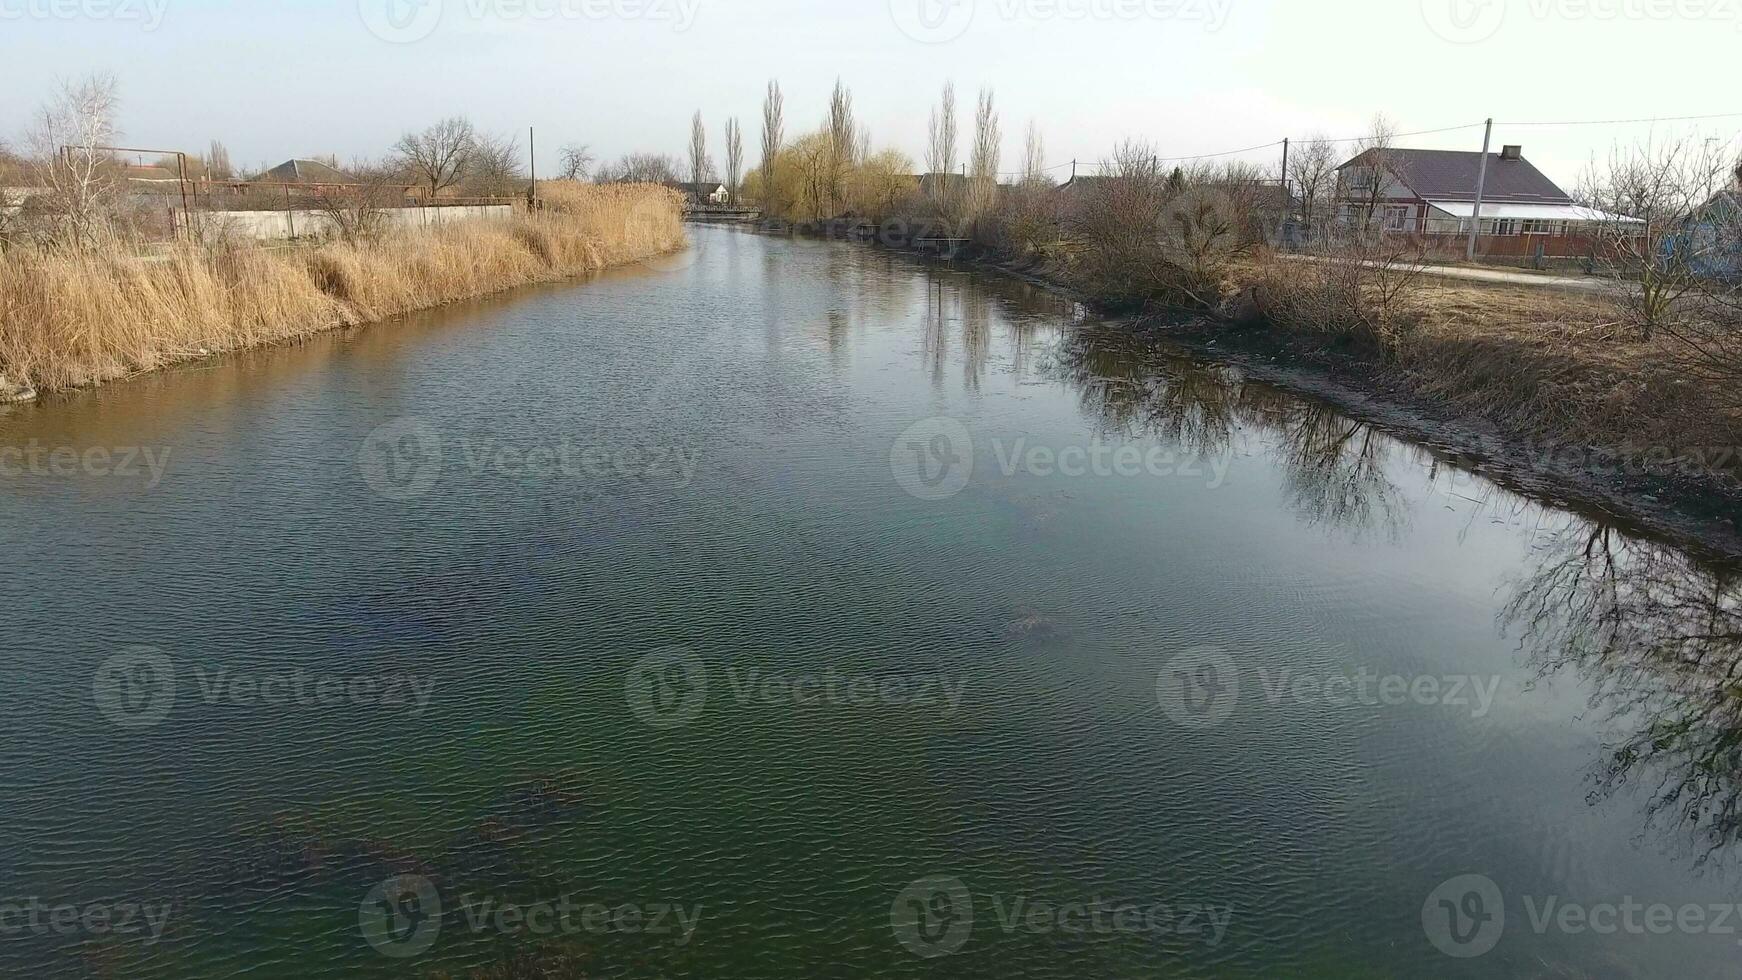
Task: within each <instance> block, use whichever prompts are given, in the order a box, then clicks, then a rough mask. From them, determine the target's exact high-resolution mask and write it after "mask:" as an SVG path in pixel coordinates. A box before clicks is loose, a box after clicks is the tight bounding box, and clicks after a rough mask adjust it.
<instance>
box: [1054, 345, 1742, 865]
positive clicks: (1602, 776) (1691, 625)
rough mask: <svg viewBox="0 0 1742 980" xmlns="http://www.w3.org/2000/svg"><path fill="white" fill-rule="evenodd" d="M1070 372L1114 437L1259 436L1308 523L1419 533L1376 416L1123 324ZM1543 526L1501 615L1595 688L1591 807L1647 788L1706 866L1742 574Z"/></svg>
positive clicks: (1531, 655)
mask: <svg viewBox="0 0 1742 980" xmlns="http://www.w3.org/2000/svg"><path fill="white" fill-rule="evenodd" d="M1059 367H1060V369H1061V370H1062V371H1063V372H1064V373H1065V375H1066V376H1067V377H1068V378H1069V379H1070V380H1071V381H1072V382H1073V383H1074V384H1075V385H1076V387H1077V389H1078V390H1079V391H1080V392H1081V399H1082V402H1083V405H1084V408H1085V409H1086V410H1087V411H1089V412H1090V413H1091V414H1092V415H1093V416H1094V417H1096V418H1099V419H1101V420H1102V422H1103V424H1104V425H1105V426H1106V427H1107V428H1108V429H1109V430H1111V431H1113V432H1116V433H1119V434H1121V435H1124V436H1126V437H1130V438H1139V437H1154V438H1160V439H1163V440H1170V441H1175V442H1177V443H1179V444H1180V445H1181V447H1182V448H1184V449H1185V450H1186V451H1188V452H1199V453H1217V452H1227V451H1230V448H1231V447H1233V446H1236V445H1237V444H1238V440H1239V439H1240V437H1241V435H1242V433H1243V432H1250V433H1252V434H1254V435H1257V436H1260V437H1263V438H1269V439H1274V440H1275V444H1276V446H1277V447H1278V449H1279V451H1280V458H1281V460H1282V463H1283V465H1284V467H1285V468H1286V471H1287V476H1286V480H1287V486H1288V493H1289V501H1290V503H1291V505H1292V506H1293V508H1294V509H1295V510H1296V511H1297V512H1298V513H1299V515H1300V516H1301V517H1302V518H1303V519H1304V520H1307V521H1309V522H1311V523H1314V524H1323V525H1326V526H1335V527H1339V528H1344V529H1347V530H1349V531H1351V532H1352V533H1355V534H1359V533H1361V532H1363V531H1365V530H1373V529H1379V530H1383V531H1385V532H1387V533H1389V534H1391V535H1393V536H1395V535H1398V534H1400V533H1401V531H1402V529H1403V527H1404V522H1405V519H1406V515H1407V502H1406V500H1405V498H1404V496H1403V493H1402V491H1401V489H1400V488H1399V487H1398V486H1397V485H1396V484H1395V483H1393V482H1392V481H1391V480H1390V479H1389V477H1388V476H1387V474H1386V462H1387V458H1388V456H1389V454H1390V453H1391V452H1392V451H1393V450H1394V449H1397V448H1399V447H1400V446H1401V444H1400V443H1397V442H1395V441H1394V440H1390V439H1388V438H1385V437H1384V436H1383V435H1382V434H1381V433H1378V432H1376V431H1375V430H1374V429H1373V427H1372V426H1370V425H1367V424H1365V423H1362V422H1358V421H1354V420H1351V419H1349V418H1347V417H1345V416H1343V415H1342V414H1340V413H1338V412H1337V411H1335V410H1333V409H1331V408H1328V407H1325V406H1323V405H1319V404H1315V403H1312V402H1309V401H1307V400H1306V399H1301V398H1297V397H1295V396H1292V395H1289V394H1287V393H1284V392H1281V391H1278V390H1277V389H1274V388H1270V387H1268V386H1265V385H1260V384H1248V383H1245V382H1244V380H1243V379H1242V377H1241V375H1240V373H1239V372H1238V371H1234V370H1231V369H1227V368H1216V367H1204V366H1201V365H1196V364H1193V363H1191V362H1190V361H1187V360H1185V359H1183V358H1179V357H1169V356H1166V355H1161V354H1157V353H1155V352H1154V351H1153V350H1150V349H1146V345H1144V344H1143V343H1141V342H1139V341H1137V340H1135V339H1133V338H1131V337H1129V336H1128V335H1125V334H1122V333H1118V332H1114V331H1109V330H1101V331H1097V330H1085V331H1081V332H1079V333H1078V334H1077V335H1076V336H1075V338H1074V339H1072V340H1071V341H1069V342H1067V343H1066V344H1065V345H1064V347H1063V349H1062V350H1061V352H1060V358H1059ZM1422 456H1423V457H1424V461H1425V460H1426V459H1431V457H1428V456H1427V454H1426V453H1425V452H1424V453H1422ZM1433 465H1436V466H1437V464H1433ZM1497 495H1498V496H1499V497H1501V498H1505V497H1507V496H1508V495H1507V494H1504V493H1498V492H1497ZM1488 503H1491V504H1495V505H1498V501H1488ZM1529 533H1531V534H1532V535H1533V537H1534V538H1535V540H1536V541H1537V542H1538V547H1537V549H1536V550H1535V552H1534V555H1535V557H1534V558H1533V560H1532V565H1531V566H1530V568H1529V569H1528V570H1527V572H1526V574H1525V575H1524V576H1523V577H1522V578H1521V579H1520V580H1518V581H1517V582H1516V583H1515V584H1514V586H1513V587H1512V588H1511V589H1510V592H1509V600H1508V602H1507V604H1506V606H1505V608H1504V610H1503V612H1502V614H1501V617H1500V624H1499V625H1500V627H1501V628H1502V629H1503V630H1504V631H1506V632H1508V633H1510V634H1511V635H1514V636H1516V637H1517V638H1518V640H1519V643H1520V649H1521V652H1522V653H1523V655H1524V657H1525V659H1526V665H1527V666H1528V667H1530V668H1531V669H1533V670H1535V671H1536V672H1537V673H1538V675H1539V676H1541V677H1544V678H1546V677H1548V676H1549V675H1554V674H1567V675H1569V676H1572V677H1576V678H1577V679H1578V680H1579V681H1580V682H1581V683H1582V684H1584V685H1585V687H1586V689H1587V690H1588V691H1589V692H1590V693H1589V700H1590V704H1591V707H1592V709H1593V710H1594V711H1595V712H1597V722H1598V724H1599V726H1600V727H1601V729H1602V731H1603V735H1602V738H1603V741H1604V744H1603V748H1602V752H1601V754H1600V755H1599V757H1598V760H1597V762H1596V763H1595V764H1594V765H1593V766H1592V769H1591V772H1590V773H1589V780H1590V787H1591V788H1590V793H1589V796H1588V801H1589V802H1590V803H1591V804H1592V805H1597V804H1601V803H1604V802H1606V801H1609V800H1614V799H1619V798H1621V797H1622V796H1624V795H1629V794H1634V793H1637V794H1639V795H1640V796H1642V797H1643V806H1644V812H1645V815H1646V829H1647V832H1653V831H1656V832H1661V833H1663V834H1666V835H1668V836H1670V837H1671V838H1673V839H1676V840H1678V841H1680V840H1683V839H1685V840H1686V841H1687V843H1689V844H1691V849H1692V851H1693V855H1694V861H1695V864H1696V865H1699V866H1707V865H1717V864H1722V863H1724V862H1725V859H1726V858H1727V857H1729V856H1731V855H1732V854H1734V853H1735V852H1736V851H1737V850H1738V849H1737V848H1736V847H1735V845H1736V844H1737V843H1738V839H1739V838H1742V802H1739V800H1742V568H1739V567H1737V566H1735V565H1726V564H1721V563H1711V562H1705V561H1702V560H1700V559H1697V558H1694V557H1692V556H1689V555H1688V554H1686V553H1684V552H1682V551H1680V550H1677V549H1676V548H1673V547H1670V546H1668V545H1664V544H1659V543H1654V542H1651V541H1647V540H1643V539H1640V538H1636V537H1631V536H1629V535H1628V534H1626V533H1625V532H1622V531H1620V530H1617V529H1614V528H1611V527H1607V526H1604V525H1601V524H1598V523H1595V522H1593V521H1590V520H1586V519H1584V518H1581V517H1578V516H1576V515H1571V514H1554V513H1545V514H1544V515H1543V520H1541V521H1540V522H1539V523H1538V526H1537V527H1536V528H1535V529H1534V530H1533V531H1531V532H1529ZM1675 846H1676V847H1677V848H1678V849H1679V847H1680V846H1681V845H1680V844H1679V843H1678V844H1677V845H1675Z"/></svg>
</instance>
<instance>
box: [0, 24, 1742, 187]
mask: <svg viewBox="0 0 1742 980" xmlns="http://www.w3.org/2000/svg"><path fill="white" fill-rule="evenodd" d="M1739 53H1742V0H1335V2H1323V3H1320V2H1309V0H297V2H289V0H282V2H281V0H248V2H242V0H227V2H226V0H0V91H3V92H4V93H5V96H4V101H3V102H0V133H4V134H6V135H7V136H8V137H16V135H17V134H18V133H19V131H20V130H21V129H22V128H23V127H24V125H25V124H26V122H27V119H28V116H29V114H30V112H31V110H32V107H33V106H34V105H36V104H37V103H38V102H40V101H41V100H42V98H43V97H44V96H46V95H47V94H48V93H49V92H50V90H51V88H52V87H53V85H54V82H55V79H57V78H60V77H67V76H73V75H78V74H81V73H84V72H87V71H91V70H107V71H112V72H114V73H115V74H116V75H117V76H118V77H119V79H120V81H121V88H122V96H123V100H124V107H123V113H122V120H121V123H122V128H123V130H124V131H125V134H126V139H127V140H128V141H129V142H131V143H134V144H139V145H145V146H150V147H176V148H183V149H188V150H195V151H199V150H203V149H204V147H205V146H206V144H207V142H208V141H209V140H211V139H214V138H215V139H221V140H223V141H224V142H225V143H226V144H228V146H229V148H230V152H231V156H232V159H233V160H234V161H235V163H236V164H237V165H238V166H239V167H247V168H252V167H253V165H255V164H258V163H277V162H279V161H281V160H284V159H286V158H288V157H291V156H311V155H316V154H323V153H333V154H336V155H338V156H339V157H340V158H341V159H342V160H348V159H350V158H353V157H357V156H365V155H367V156H379V155H381V154H383V153H384V152H385V151H386V149H387V148H388V147H389V145H390V144H391V143H392V142H393V140H394V139H395V138H396V137H397V136H398V135H399V134H400V133H401V132H402V131H404V130H406V129H408V128H414V127H421V126H423V125H425V124H427V123H429V122H431V121H434V120H435V119H437V118H440V117H442V116H446V115H455V114H463V115H466V116H470V117H471V118H472V119H473V120H474V121H475V122H476V123H478V124H479V126H481V127H483V128H487V129H491V130H495V131H499V132H510V131H513V132H516V133H519V134H521V139H522V145H523V146H524V139H525V137H524V133H525V130H526V128H527V127H528V126H536V127H537V131H538V150H539V163H540V166H541V168H549V167H551V166H553V165H554V162H555V157H556V152H557V148H558V147H559V146H560V145H561V144H563V143H566V142H571V141H574V142H583V143H587V144H590V145H591V146H592V148H593V151H594V154H595V155H596V156H598V157H600V158H603V159H609V158H614V157H616V156H618V155H620V154H622V153H624V152H626V151H629V150H655V151H659V152H667V153H672V154H680V153H681V152H682V149H683V147H684V145H685V140H686V137H687V133H688V123H689V117H690V113H691V112H693V111H695V110H697V109H700V110H701V111H702V113H703V116H704V118H705V120H706V121H707V124H708V127H709V130H710V134H711V135H712V137H713V139H714V141H715V144H716V146H717V145H718V142H719V138H720V136H719V134H720V130H721V128H722V126H723V124H724V122H725V120H726V118H727V117H728V116H731V115H737V116H738V117H740V119H741V120H742V121H743V123H744V127H745V131H746V136H747V139H746V143H748V144H755V142H756V140H757V135H758V133H759V127H760V122H759V111H760V102H761V97H762V91H763V88H764V86H765V84H766V82H767V80H768V79H769V78H771V77H776V78H779V79H780V81H781V84H782V86H783V87H784V89H785V91H786V95H787V113H788V131H789V133H791V132H792V131H793V130H794V129H795V128H797V127H800V126H803V127H804V128H810V127H811V126H813V125H814V124H815V123H816V122H818V121H820V120H821V118H822V115H823V111H824V106H825V101H826V99H827V95H828V90H829V87H830V86H831V85H832V84H833V82H834V79H835V77H836V76H837V75H839V76H840V77H842V78H843V79H844V80H845V81H846V82H847V84H848V85H849V86H850V87H851V88H852V90H853V95H854V98H855V101H856V104H857V107H858V110H859V113H860V118H861V119H862V120H863V121H864V122H866V123H868V124H869V126H870V128H871V132H872V137H873V141H874V143H875V144H876V145H877V146H878V147H882V146H885V145H893V146H896V147H898V148H900V149H902V150H905V151H906V152H908V153H909V154H911V155H912V156H913V157H914V159H915V160H916V162H919V161H923V156H924V153H923V151H924V140H925V127H926V118H927V114H928V112H929V110H930V107H931V105H932V103H933V102H934V101H935V100H936V97H937V92H938V89H939V88H940V87H941V86H942V84H943V83H944V82H945V81H946V80H952V79H953V80H954V81H955V83H956V85H957V87H958V89H960V90H961V91H962V92H963V95H964V101H971V99H972V97H973V92H974V90H976V89H977V88H979V87H980V86H982V85H986V86H991V87H993V88H994V89H995V90H996V94H997V100H998V106H999V109H1000V110H1001V114H1002V117H1003V126H1004V131H1005V134H1006V139H1005V151H1004V157H1003V161H1004V163H1003V169H1005V170H1013V169H1016V168H1017V167H1018V166H1019V157H1020V154H1021V134H1022V131H1023V129H1024V127H1025V126H1026V125H1027V122H1028V120H1029V119H1031V118H1032V119H1034V120H1037V121H1038V122H1039V124H1040V126H1041V127H1042V129H1043V130H1044V132H1045V135H1046V138H1047V145H1048V153H1047V156H1048V160H1049V163H1051V164H1053V165H1057V166H1060V167H1061V170H1060V176H1066V175H1068V170H1069V161H1070V160H1071V159H1072V158H1076V159H1079V160H1083V161H1092V160H1096V159H1099V158H1101V157H1103V156H1105V155H1106V154H1107V152H1108V151H1109V149H1110V148H1111V147H1112V146H1113V145H1114V144H1115V143H1117V142H1118V141H1119V140H1121V139H1124V138H1127V137H1142V138H1146V139H1148V140H1150V141H1151V142H1153V143H1154V144H1155V145H1156V146H1157V147H1158V149H1159V152H1160V153H1162V154H1163V155H1166V156H1176V155H1177V156H1184V155H1188V154H1200V153H1210V152H1216V151H1221V150H1229V149H1236V148H1241V147H1248V146H1253V145H1257V144H1262V143H1270V142H1273V141H1277V140H1280V139H1281V138H1282V137H1283V136H1294V137H1304V136H1307V135H1309V134H1311V133H1313V132H1315V131H1322V132H1324V133H1326V134H1328V135H1331V136H1339V137H1342V136H1354V135H1358V134H1359V133H1361V132H1362V131H1364V130H1365V129H1366V127H1367V123H1368V120H1369V119H1370V118H1371V117H1372V115H1373V114H1374V113H1375V112H1384V113H1386V114H1387V115H1388V116H1390V117H1391V118H1392V119H1393V120H1395V121H1396V122H1397V123H1398V124H1399V126H1400V127H1401V128H1402V129H1404V130H1424V129H1437V128H1440V127H1446V126H1453V125H1458V124H1469V123H1480V122H1481V120H1482V119H1483V118H1484V117H1487V116H1493V117H1494V118H1495V119H1496V121H1497V126H1496V130H1495V137H1494V141H1495V148H1496V149H1498V147H1499V145H1500V144H1502V143H1521V144H1523V145H1524V148H1525V154H1526V156H1528V157H1529V158H1530V159H1531V160H1533V161H1534V162H1535V163H1537V165H1538V166H1540V167H1542V168H1543V169H1544V170H1546V171H1547V172H1548V173H1549V175H1550V176H1552V177H1555V178H1556V179H1558V180H1560V181H1561V182H1562V183H1563V184H1566V185H1569V186H1570V185H1571V184H1572V183H1574V182H1575V181H1576V178H1577V177H1578V175H1579V173H1580V172H1581V171H1582V170H1583V169H1584V166H1585V164H1586V163H1587V161H1588V160H1589V159H1590V158H1591V156H1592V155H1593V154H1597V155H1607V153H1608V149H1609V147H1610V145H1611V144H1612V143H1613V142H1615V141H1616V140H1618V139H1619V140H1626V141H1631V140H1636V139H1640V138H1643V137H1645V136H1646V135H1648V134H1650V133H1651V132H1653V131H1654V130H1653V127H1651V126H1649V125H1640V124H1635V125H1625V126H1617V125H1598V126H1577V127H1569V126H1529V127H1526V126H1520V125H1516V124H1517V123H1524V122H1538V121H1562V120H1609V119H1632V118H1637V117H1660V118H1661V117H1671V116H1692V115H1706V114H1717V113H1725V112H1738V111H1742V105H1739V104H1738V101H1737V100H1738V93H1739V91H1742V90H1739V88H1738V85H1737V78H1738V60H1739V59H1738V54H1739ZM1689 129H1698V130H1699V133H1700V135H1701V136H1702V137H1704V136H1717V137H1721V138H1723V139H1726V140H1734V139H1735V138H1736V136H1737V133H1738V132H1739V131H1742V117H1735V118H1729V119H1719V120H1708V121H1703V122H1698V123H1662V124H1659V125H1657V126H1656V127H1655V132H1656V133H1657V134H1658V135H1659V136H1662V135H1665V134H1669V133H1672V132H1675V133H1680V132H1684V131H1687V130H1689ZM1403 142H1404V144H1405V145H1412V146H1424V147H1444V148H1468V149H1472V150H1473V149H1479V148H1480V146H1481V130H1480V127H1479V126H1476V127H1472V128H1468V129H1464V130H1460V131H1458V132H1452V133H1441V134H1435V135H1427V136H1420V137H1412V138H1410V139H1407V140H1404V141H1403ZM1276 154H1277V151H1275V150H1271V149H1267V150H1265V151H1263V152H1260V153H1251V154H1247V157H1248V158H1251V159H1254V160H1256V161H1268V160H1272V159H1274V158H1275V156H1276ZM718 155H719V154H717V153H716V156H718ZM750 155H752V156H754V151H751V152H750Z"/></svg>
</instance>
